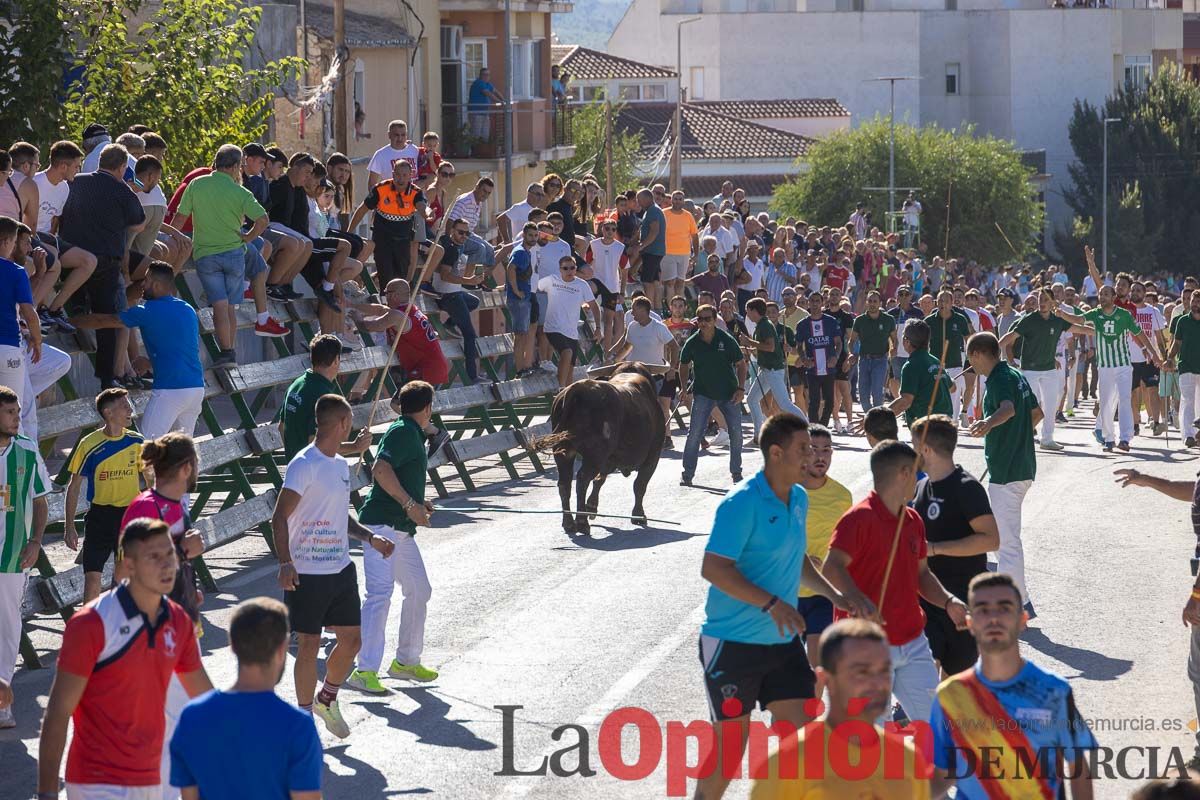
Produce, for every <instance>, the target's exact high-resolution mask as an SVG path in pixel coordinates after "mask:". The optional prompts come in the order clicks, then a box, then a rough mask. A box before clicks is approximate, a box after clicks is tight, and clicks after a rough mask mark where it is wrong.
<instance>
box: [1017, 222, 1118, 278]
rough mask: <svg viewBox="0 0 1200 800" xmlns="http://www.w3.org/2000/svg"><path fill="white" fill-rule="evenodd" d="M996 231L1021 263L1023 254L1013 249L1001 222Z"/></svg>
mask: <svg viewBox="0 0 1200 800" xmlns="http://www.w3.org/2000/svg"><path fill="white" fill-rule="evenodd" d="M996 230H998V231H1000V235H1001V236H1003V237H1004V241H1005V243H1006V244H1008V249H1009V250H1012V251H1013V255H1014V256H1016V257H1017V260H1018V261H1020V260H1021V254H1020V253H1018V252H1017V248H1015V247H1013V243H1012V242H1010V241H1008V236H1007V235H1006V234H1005V233H1004V228H1001V227H1000V223H999V222H997V223H996ZM1097 291H1099V290H1097Z"/></svg>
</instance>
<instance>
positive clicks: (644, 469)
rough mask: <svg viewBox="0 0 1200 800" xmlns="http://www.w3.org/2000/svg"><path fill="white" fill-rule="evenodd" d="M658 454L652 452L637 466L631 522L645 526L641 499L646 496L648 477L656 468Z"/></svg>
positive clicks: (644, 511) (644, 512)
mask: <svg viewBox="0 0 1200 800" xmlns="http://www.w3.org/2000/svg"><path fill="white" fill-rule="evenodd" d="M658 459H659V454H658V453H653V454H652V455H651V457H650V458H648V459H647V460H646V461H645V463H643V464H642V466H641V467H639V468H638V474H637V477H636V478H634V479H633V524H634V525H641V526H642V527H645V526H646V524H647V522H646V509H645V508H643V507H642V500H643V499H644V498H645V496H646V487H647V486H649V485H650V478H651V477H652V476H653V475H654V470H656V469H658Z"/></svg>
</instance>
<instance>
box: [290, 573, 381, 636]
mask: <svg viewBox="0 0 1200 800" xmlns="http://www.w3.org/2000/svg"><path fill="white" fill-rule="evenodd" d="M298 580H299V584H298V586H297V588H295V589H291V590H287V591H284V593H283V602H284V603H285V604H287V608H288V615H289V616H290V617H291V622H292V630H294V631H295V632H296V633H316V634H319V633H320V632H321V630H322V629H323V628H326V627H354V626H357V625H361V624H362V605H361V604H360V603H359V600H358V572H357V571H356V570H355V569H354V564H353V563H350V564H347V565H346V567H345V569H343V570H342V571H341V572H338V573H335V574H333V575H300V576H299V579H298Z"/></svg>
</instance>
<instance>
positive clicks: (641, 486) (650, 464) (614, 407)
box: [536, 362, 667, 534]
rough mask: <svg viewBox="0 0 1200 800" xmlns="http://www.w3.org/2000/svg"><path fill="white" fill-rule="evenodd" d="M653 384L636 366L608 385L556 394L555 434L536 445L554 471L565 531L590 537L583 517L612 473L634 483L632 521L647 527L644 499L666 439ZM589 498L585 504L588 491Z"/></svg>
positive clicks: (625, 367)
mask: <svg viewBox="0 0 1200 800" xmlns="http://www.w3.org/2000/svg"><path fill="white" fill-rule="evenodd" d="M657 394H658V393H657V392H656V391H655V389H654V380H653V378H652V376H651V374H650V372H649V371H648V370H647V369H646V368H645V367H644V366H643V365H642V364H640V363H638V362H632V363H629V362H625V363H622V364H620V365H618V366H617V369H616V372H615V374H614V375H612V377H610V378H608V379H607V380H592V379H587V380H582V381H577V382H576V383H573V384H571V385H570V386H568V387H567V388H566V389H564V390H562V391H561V392H559V393H558V396H557V397H555V398H554V404H553V406H551V408H550V422H551V424H552V425H553V428H554V432H553V433H551V434H550V435H548V436H544V437H542V438H541V439H539V440H538V441H537V444H536V446H537V448H538V449H539V450H551V451H553V453H554V463H555V464H556V465H557V466H558V495H559V498H560V499H561V500H562V510H563V530H565V531H566V532H567V533H582V534H588V533H590V532H591V526H590V525H589V524H588V520H589V519H590V517H589V516H588V514H587V512H593V513H594V512H596V511H597V510H598V507H599V503H600V487H601V486H603V485H604V479H605V478H607V477H608V475H609V474H610V473H612V472H615V471H618V470H619V471H620V472H621V474H622V475H625V476H628V475H629V473H630V472H633V471H635V470H636V471H637V478H635V479H634V481H633V521H634V523H635V524H638V525H645V524H646V511H645V509H643V508H642V498H643V497H645V494H646V486H647V484H649V483H650V476H652V475H653V474H654V470H655V469H656V468H657V467H658V459H659V456H660V455H661V454H662V445H663V439H664V437H665V436H666V433H667V429H666V420H665V419H664V418H663V412H662V408H661V407H659V404H658V396H657ZM577 456H578V457H579V459H580V464H579V471H578V472H576V473H575V475H574V480H575V482H576V485H575V493H576V500H575V504H576V509H577V510H578V512H579V513H578V514H575V515H572V514H571V480H572V475H571V468H572V466H573V465H574V462H575V458H576V457H577ZM589 483H591V484H592V493H591V496H590V497H588V499H587V501H586V502H585V501H584V497H583V495H584V492H585V491H586V490H587V485H588V484H589Z"/></svg>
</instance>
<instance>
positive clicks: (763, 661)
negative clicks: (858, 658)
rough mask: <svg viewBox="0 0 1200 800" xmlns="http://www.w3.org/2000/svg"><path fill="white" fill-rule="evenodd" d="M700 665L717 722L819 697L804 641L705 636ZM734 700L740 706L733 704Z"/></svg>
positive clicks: (702, 641) (702, 640) (701, 639)
mask: <svg viewBox="0 0 1200 800" xmlns="http://www.w3.org/2000/svg"><path fill="white" fill-rule="evenodd" d="M700 665H701V667H703V668H704V684H705V687H706V688H707V689H708V702H709V706H710V709H709V710H710V711H711V713H712V715H713V719H715V720H723V719H733V718H735V717H740V716H745V715H747V714H749V713H750V712H751V711H753V710H754V706H755V705H757V706H758V707H759V708H761V709H764V710H765V709H766V707H767V706H768V705H770V704H771V703H775V702H778V701H780V700H800V699H804V700H807V699H809V698H811V697H814V696H815V694H816V683H817V679H816V676H815V675H813V671H812V667H810V666H809V664H808V654H807V653H806V652H805V650H804V642H802V641H801V640H800V637H796V638H795V639H792V640H791V641H790V642H787V643H786V644H744V643H742V642H726V641H722V640H720V639H717V638H715V637H713V636H704V635H701V636H700ZM729 700H736V701H737V704H733V703H729V704H727V701H729ZM732 712H737V713H732Z"/></svg>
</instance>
